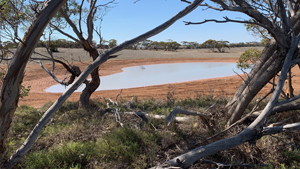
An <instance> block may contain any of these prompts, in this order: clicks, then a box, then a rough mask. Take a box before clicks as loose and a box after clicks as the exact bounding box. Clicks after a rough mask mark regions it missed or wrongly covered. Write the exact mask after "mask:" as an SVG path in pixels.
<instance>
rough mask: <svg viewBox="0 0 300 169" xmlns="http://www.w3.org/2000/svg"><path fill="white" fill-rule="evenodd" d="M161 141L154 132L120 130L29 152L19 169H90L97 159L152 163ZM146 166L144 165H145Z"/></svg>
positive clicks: (159, 136)
mask: <svg viewBox="0 0 300 169" xmlns="http://www.w3.org/2000/svg"><path fill="white" fill-rule="evenodd" d="M160 140H161V135H160V134H158V133H155V132H149V133H145V132H144V133H143V132H141V131H138V130H133V129H129V128H119V129H117V130H114V131H113V132H112V133H110V134H108V135H106V136H105V137H104V138H101V139H99V140H98V141H89V142H73V141H71V142H68V143H66V142H65V143H63V144H60V145H56V146H54V147H52V148H51V149H49V150H41V151H38V152H31V153H30V154H29V155H27V156H26V157H25V158H24V160H23V161H22V163H21V164H19V166H18V167H20V168H70V167H78V168H85V167H92V166H88V165H91V164H92V161H93V160H98V159H101V162H102V163H103V162H106V163H109V162H112V161H116V162H117V161H122V162H124V163H127V164H131V163H132V164H134V162H135V161H139V160H140V159H141V158H149V157H151V159H154V156H155V154H156V152H157V151H158V149H157V148H156V145H157V144H158V143H159V141H160ZM146 156H148V157H146ZM144 160H147V159H144ZM148 160H149V159H148ZM145 162H146V161H143V163H144V165H145Z"/></svg>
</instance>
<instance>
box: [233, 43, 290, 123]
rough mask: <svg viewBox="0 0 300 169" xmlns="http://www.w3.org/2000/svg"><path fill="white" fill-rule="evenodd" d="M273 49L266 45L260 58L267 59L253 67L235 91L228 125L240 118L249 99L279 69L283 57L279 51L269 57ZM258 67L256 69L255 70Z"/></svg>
mask: <svg viewBox="0 0 300 169" xmlns="http://www.w3.org/2000/svg"><path fill="white" fill-rule="evenodd" d="M271 51H273V49H271V48H269V47H266V48H265V50H264V52H263V54H262V56H261V57H262V58H265V57H267V58H268V59H267V61H266V62H265V63H264V64H263V65H262V66H260V67H258V66H257V67H254V68H253V69H252V71H253V72H256V73H252V71H251V72H250V75H251V76H250V75H249V76H248V77H247V78H246V79H245V81H244V82H243V84H242V85H241V86H240V89H239V90H238V91H237V92H236V94H235V96H234V97H235V98H234V100H231V103H230V104H231V105H229V106H231V107H230V109H229V112H228V113H229V114H231V118H230V120H229V121H228V125H231V124H233V123H235V122H236V121H237V120H239V119H240V118H241V116H242V115H243V112H244V111H245V109H246V108H247V106H248V105H249V103H250V102H251V100H252V99H253V98H254V97H255V96H256V95H257V93H258V92H259V91H260V90H261V89H262V88H263V87H264V86H265V85H266V84H267V83H268V82H269V81H270V80H271V79H272V78H273V77H274V76H275V75H276V74H277V73H278V72H279V71H280V68H281V67H282V65H283V60H284V57H281V55H279V52H277V53H273V54H272V56H271V57H270V55H269V54H270V52H271ZM257 69H258V70H257Z"/></svg>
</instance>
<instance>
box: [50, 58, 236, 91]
mask: <svg viewBox="0 0 300 169" xmlns="http://www.w3.org/2000/svg"><path fill="white" fill-rule="evenodd" d="M234 71H235V72H237V73H242V71H241V70H239V69H238V68H236V63H224V62H193V63H172V64H155V65H145V66H133V67H127V68H123V72H121V73H116V74H113V75H109V76H103V77H101V78H100V79H101V84H100V87H99V88H98V89H97V91H99V90H115V89H127V88H135V87H143V86H152V85H161V84H168V83H178V82H187V81H194V80H200V79H209V78H216V77H225V76H232V75H236V73H235V72H234ZM84 87H85V84H82V85H81V86H80V87H79V88H78V89H77V90H76V91H75V92H81V91H82V90H83V89H84ZM65 90H66V87H65V86H63V85H53V86H51V87H49V88H48V89H46V90H45V91H46V92H52V93H63V92H64V91H65Z"/></svg>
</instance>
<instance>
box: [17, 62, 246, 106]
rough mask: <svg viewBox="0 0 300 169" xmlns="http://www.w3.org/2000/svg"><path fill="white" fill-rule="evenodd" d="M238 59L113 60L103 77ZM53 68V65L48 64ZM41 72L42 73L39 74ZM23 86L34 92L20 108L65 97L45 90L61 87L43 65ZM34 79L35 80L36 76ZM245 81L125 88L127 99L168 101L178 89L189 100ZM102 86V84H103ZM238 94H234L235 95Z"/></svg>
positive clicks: (30, 70) (32, 68) (110, 93)
mask: <svg viewBox="0 0 300 169" xmlns="http://www.w3.org/2000/svg"><path fill="white" fill-rule="evenodd" d="M237 60H238V59H237V58H217V59H216V58H175V59H174V58H173V59H134V60H109V61H107V62H106V63H104V64H103V65H101V66H100V72H99V73H100V76H107V75H111V74H115V73H119V72H122V68H125V67H130V66H138V65H152V64H164V63H187V62H230V63H235V62H237ZM74 64H75V65H79V67H80V68H81V70H83V68H84V67H85V66H86V64H87V63H74ZM45 66H49V65H45ZM56 71H57V72H56V73H57V77H60V78H63V77H64V71H63V68H62V67H60V66H59V65H57V68H56ZM37 72H39V73H38V74H37ZM25 75H26V76H25V78H24V82H23V85H24V86H25V87H26V86H31V90H30V92H29V94H28V96H27V97H24V98H23V99H20V101H19V105H22V104H26V105H28V106H33V107H36V108H38V107H41V106H43V105H44V104H45V103H47V102H49V101H53V102H54V101H55V100H57V99H58V97H59V96H60V95H61V93H49V92H45V91H44V90H45V89H47V88H48V87H50V86H52V85H54V84H57V83H56V82H55V81H54V80H53V79H52V78H51V77H50V76H49V75H47V74H46V72H45V71H43V70H42V69H41V68H40V66H39V65H28V67H27V68H26V74H25ZM33 76H34V77H33ZM241 82H242V80H241V79H240V78H239V77H238V76H237V75H234V76H226V77H219V78H210V79H201V80H196V81H188V82H180V83H172V84H163V85H154V86H145V87H137V88H129V89H123V91H122V96H123V97H130V98H131V97H132V96H133V95H135V96H137V97H138V98H140V99H141V98H155V99H165V98H166V96H167V93H168V91H169V90H175V97H176V98H180V99H184V98H188V97H195V95H199V94H200V95H207V94H214V95H215V96H231V95H233V94H234V92H235V90H236V89H237V87H238V86H239V85H233V84H237V83H238V84H240V83H241ZM221 85H226V86H228V85H231V86H232V87H233V88H230V89H228V90H223V89H222V88H223V87H222V86H221ZM100 87H101V84H100ZM120 90H121V89H118V90H101V91H96V92H95V93H93V95H92V97H91V98H92V99H95V98H99V97H101V98H103V97H105V98H114V97H115V96H116V95H117V94H118V93H119V92H120ZM233 91H234V92H233ZM79 96H80V92H76V93H73V94H72V95H71V96H70V98H69V99H68V100H69V101H78V100H79Z"/></svg>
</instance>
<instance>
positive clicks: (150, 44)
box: [127, 39, 265, 52]
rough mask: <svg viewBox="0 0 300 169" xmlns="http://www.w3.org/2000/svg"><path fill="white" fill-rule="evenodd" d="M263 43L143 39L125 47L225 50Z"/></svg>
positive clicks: (167, 49) (173, 49)
mask: <svg viewBox="0 0 300 169" xmlns="http://www.w3.org/2000/svg"><path fill="white" fill-rule="evenodd" d="M264 45H265V43H260V42H246V43H245V42H240V43H229V41H217V40H212V39H209V40H207V41H205V42H203V43H202V44H200V43H198V42H187V41H182V42H181V43H178V42H176V41H172V40H170V39H169V40H168V41H167V42H164V41H160V42H158V41H151V40H145V41H142V42H139V43H137V44H134V45H132V46H129V47H128V48H127V49H133V50H137V49H142V50H166V51H176V50H177V49H203V48H206V49H209V50H211V51H212V52H225V49H226V48H228V49H230V48H234V47H257V46H264Z"/></svg>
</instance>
